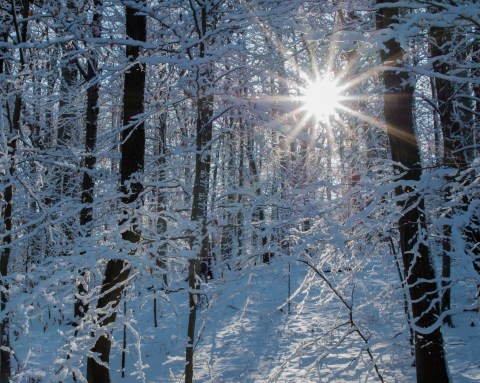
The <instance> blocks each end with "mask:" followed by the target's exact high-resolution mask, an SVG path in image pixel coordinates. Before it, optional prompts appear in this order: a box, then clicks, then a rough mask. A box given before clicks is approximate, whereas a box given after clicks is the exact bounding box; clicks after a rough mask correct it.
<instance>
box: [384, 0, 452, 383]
mask: <svg viewBox="0 0 480 383" xmlns="http://www.w3.org/2000/svg"><path fill="white" fill-rule="evenodd" d="M395 2H396V1H394V2H393V3H395ZM382 3H392V2H391V1H389V0H377V4H378V5H381V4H382ZM398 16H399V9H398V8H397V7H393V6H391V5H386V6H385V8H381V9H380V10H379V13H378V15H377V29H383V28H391V27H394V24H395V23H397V22H398ZM385 47H386V50H385V51H382V52H381V55H382V62H383V65H384V66H386V67H387V68H388V69H385V70H384V72H383V80H384V83H385V92H386V93H385V96H384V113H385V123H386V128H387V133H388V136H389V140H390V148H391V154H392V160H393V161H395V162H397V163H399V164H400V165H401V167H400V166H399V167H398V168H397V169H396V171H397V172H398V173H399V174H400V173H401V172H404V175H403V176H401V179H402V180H404V181H412V182H415V181H418V180H420V177H421V167H420V166H421V164H420V152H419V147H418V144H417V139H416V135H415V131H414V123H413V122H414V121H413V102H414V99H413V90H414V86H413V78H411V76H410V74H408V73H407V72H405V71H402V65H403V54H404V52H403V50H402V48H401V46H400V44H399V42H398V41H397V40H395V39H393V38H392V39H390V40H388V41H387V42H385ZM403 167H404V168H406V169H407V171H406V172H405V171H404V170H402V169H403ZM396 194H397V195H398V196H402V197H403V201H402V202H399V205H400V206H401V207H402V208H403V215H402V217H401V218H400V220H399V223H398V226H399V231H400V245H401V250H402V258H403V267H404V274H405V279H406V282H407V286H408V293H409V297H410V302H411V308H412V321H413V323H414V325H415V327H414V333H415V360H416V371H417V382H418V383H446V382H448V381H449V378H448V373H447V365H446V360H445V352H444V347H443V336H442V333H441V323H439V321H438V317H439V314H440V307H439V304H438V302H439V296H438V290H437V285H436V279H435V272H434V268H433V265H432V261H431V259H430V252H429V248H428V246H427V234H426V224H425V213H424V201H423V197H421V196H419V195H417V194H415V191H414V189H413V188H412V187H409V186H406V187H398V188H397V189H396Z"/></svg>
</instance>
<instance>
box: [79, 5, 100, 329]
mask: <svg viewBox="0 0 480 383" xmlns="http://www.w3.org/2000/svg"><path fill="white" fill-rule="evenodd" d="M100 5H101V0H95V1H94V7H95V11H94V14H93V19H92V26H91V31H92V37H93V38H100V37H101V20H102V14H101V13H100V10H99V7H100ZM87 65H88V69H87V79H86V81H89V82H90V85H89V86H88V88H87V110H86V117H87V120H86V127H85V154H86V155H85V168H86V169H87V170H86V171H85V172H84V173H83V180H82V204H83V207H82V210H81V211H80V225H81V226H82V228H83V230H84V232H83V235H84V236H85V237H89V236H90V233H91V230H92V227H91V223H92V220H93V217H92V209H93V208H92V204H93V195H94V194H93V192H94V187H95V180H94V179H93V175H92V171H93V169H94V168H95V164H96V162H97V158H96V156H95V154H94V152H95V148H96V146H97V130H98V113H99V105H98V98H99V94H100V82H98V81H97V80H96V76H97V71H98V61H97V58H96V57H95V54H94V53H92V54H91V56H90V57H89V58H88V60H87ZM79 274H80V278H79V279H80V280H79V284H78V287H77V289H78V295H77V298H76V301H75V305H74V317H75V318H77V320H79V319H81V318H83V317H84V315H85V313H86V312H87V310H88V303H87V302H85V301H84V300H83V299H82V296H84V295H85V294H86V293H87V292H88V282H87V281H86V280H85V272H84V271H80V273H79Z"/></svg>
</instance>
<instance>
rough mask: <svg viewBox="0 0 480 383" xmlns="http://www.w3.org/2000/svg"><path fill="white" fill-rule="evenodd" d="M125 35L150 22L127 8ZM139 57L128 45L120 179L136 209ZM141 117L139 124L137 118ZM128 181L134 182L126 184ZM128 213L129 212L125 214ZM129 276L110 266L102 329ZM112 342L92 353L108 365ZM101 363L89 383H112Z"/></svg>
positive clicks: (140, 136)
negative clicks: (128, 65)
mask: <svg viewBox="0 0 480 383" xmlns="http://www.w3.org/2000/svg"><path fill="white" fill-rule="evenodd" d="M125 15H126V21H125V25H126V33H127V36H128V38H130V39H132V40H136V41H141V42H145V41H146V32H147V20H146V17H145V16H144V15H138V14H137V11H136V10H135V9H133V8H131V7H126V9H125ZM139 55H140V48H139V47H138V46H130V45H128V46H127V48H126V56H127V60H128V61H129V62H131V63H134V64H133V65H132V67H131V68H130V69H129V70H128V71H127V72H126V73H125V84H124V93H123V125H124V130H123V132H122V145H121V160H120V176H121V191H122V192H123V194H124V197H123V198H122V203H123V204H124V205H125V206H128V205H130V206H132V207H134V206H135V204H136V203H138V201H137V200H138V199H139V197H140V194H141V192H142V190H143V185H142V183H141V182H140V180H138V179H135V177H137V175H138V173H140V172H142V171H143V166H144V156H145V128H144V123H143V122H142V118H143V116H140V115H141V114H143V112H144V105H143V100H144V95H145V66H144V65H142V64H140V63H138V62H136V63H135V61H136V60H137V59H138V57H139ZM136 116H138V121H137V120H136V119H135V117H136ZM127 181H132V182H130V183H129V186H128V185H127ZM125 213H126V214H127V212H125ZM127 221H130V222H129V224H130V227H129V228H128V229H126V230H125V231H124V232H123V233H122V239H123V240H125V241H127V242H131V243H138V242H139V241H140V233H139V231H138V227H137V224H136V222H135V218H132V219H130V220H127V219H125V220H124V221H122V222H120V224H121V225H123V224H126V223H127ZM129 274H130V264H129V263H128V262H127V261H124V260H122V259H111V260H109V261H108V263H107V268H106V270H105V277H104V280H103V284H102V289H101V293H100V298H99V300H98V303H97V310H98V321H99V325H100V326H102V327H103V326H106V325H108V324H111V323H113V322H115V318H116V313H115V309H116V307H117V306H118V304H119V302H120V298H121V294H122V292H123V291H124V289H125V285H126V282H127V279H128V276H129ZM110 347H111V340H110V338H109V336H108V335H101V336H100V337H99V338H98V339H97V340H96V343H95V346H94V347H93V348H92V352H94V353H96V354H97V357H98V358H99V359H100V360H101V361H102V362H103V363H104V364H106V365H107V366H108V362H109V359H110ZM107 366H105V365H103V364H100V363H98V362H97V361H96V359H94V358H88V363H87V380H88V382H89V383H108V382H110V376H109V369H108V367H107Z"/></svg>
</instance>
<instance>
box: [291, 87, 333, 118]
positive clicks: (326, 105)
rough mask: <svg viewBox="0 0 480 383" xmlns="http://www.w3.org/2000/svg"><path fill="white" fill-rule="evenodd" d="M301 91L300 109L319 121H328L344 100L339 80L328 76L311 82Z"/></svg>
mask: <svg viewBox="0 0 480 383" xmlns="http://www.w3.org/2000/svg"><path fill="white" fill-rule="evenodd" d="M300 92H301V93H302V95H301V96H300V97H299V101H300V102H301V103H302V106H301V108H300V109H301V110H302V111H305V112H306V113H307V114H308V115H310V116H313V117H315V119H316V120H317V121H327V120H328V119H329V118H330V117H332V116H334V115H335V114H336V111H337V109H338V108H339V107H340V103H341V101H342V96H341V88H340V87H339V86H338V83H337V81H335V80H330V79H328V78H322V79H318V80H316V81H313V82H309V83H308V84H307V86H306V87H305V88H302V89H301V90H300Z"/></svg>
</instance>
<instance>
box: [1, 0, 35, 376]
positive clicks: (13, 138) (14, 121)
mask: <svg viewBox="0 0 480 383" xmlns="http://www.w3.org/2000/svg"><path fill="white" fill-rule="evenodd" d="M29 9H30V3H29V1H28V0H22V2H21V3H20V13H21V16H22V19H23V20H22V21H23V23H22V24H21V26H20V23H19V22H18V18H17V9H16V8H15V2H12V3H11V13H10V14H6V13H5V14H4V15H2V16H3V17H2V18H1V21H2V24H3V22H4V24H3V25H2V33H1V39H2V41H3V42H7V40H8V33H9V29H10V28H11V27H12V26H13V27H14V28H15V32H16V37H17V43H22V42H24V41H26V39H27V33H28V21H26V20H25V19H27V17H28V13H29ZM2 53H6V51H5V50H4V51H3V52H2ZM19 55H20V66H21V68H20V69H19V73H21V72H23V70H24V68H25V66H26V61H25V56H24V52H23V51H22V50H21V49H20V50H19ZM7 72H8V71H7V70H6V67H5V62H4V60H3V58H2V60H1V61H0V74H4V73H7ZM2 77H3V76H2ZM14 99H15V101H14V108H13V114H12V115H10V113H7V115H8V119H9V124H10V134H9V135H7V137H8V142H7V156H8V159H9V167H8V169H6V171H7V172H8V178H7V184H6V186H5V196H4V198H5V207H4V209H3V214H2V218H3V224H4V227H5V236H4V238H3V250H2V253H1V255H0V275H1V281H0V290H1V292H0V312H3V311H5V310H6V305H7V302H8V291H9V285H8V283H7V282H5V279H6V278H7V276H8V264H9V261H10V254H11V248H12V242H13V235H12V229H13V223H12V219H13V203H14V199H13V197H14V185H13V179H14V174H15V171H16V161H15V155H16V152H17V139H18V135H19V134H20V117H21V111H22V102H23V101H22V93H21V90H17V92H16V94H15V98H14ZM9 323H10V321H9V317H8V314H7V315H5V318H4V319H3V320H2V322H1V323H0V347H1V350H0V364H1V366H0V382H1V383H4V382H5V383H6V382H9V381H10V373H11V358H10V356H11V349H10V336H9Z"/></svg>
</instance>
